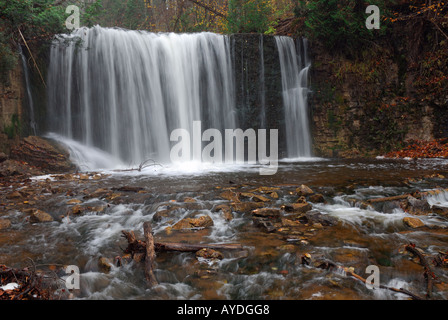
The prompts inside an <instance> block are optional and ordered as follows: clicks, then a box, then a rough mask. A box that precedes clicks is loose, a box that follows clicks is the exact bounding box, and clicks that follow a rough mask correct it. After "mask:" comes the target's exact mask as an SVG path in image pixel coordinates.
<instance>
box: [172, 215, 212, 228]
mask: <svg viewBox="0 0 448 320" xmlns="http://www.w3.org/2000/svg"><path fill="white" fill-rule="evenodd" d="M210 226H213V220H212V218H210V216H208V215H205V216H200V217H197V218H185V219H182V220H180V221H179V222H177V223H176V224H175V225H174V226H173V227H172V229H173V230H181V229H197V228H207V227H210Z"/></svg>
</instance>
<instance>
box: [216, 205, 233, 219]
mask: <svg viewBox="0 0 448 320" xmlns="http://www.w3.org/2000/svg"><path fill="white" fill-rule="evenodd" d="M215 211H216V212H219V211H221V212H222V214H223V216H224V219H226V220H227V221H231V220H232V219H233V214H232V209H230V207H229V206H228V205H226V204H221V205H219V206H216V208H215Z"/></svg>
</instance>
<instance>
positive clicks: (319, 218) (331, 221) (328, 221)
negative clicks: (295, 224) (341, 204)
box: [305, 210, 338, 226]
mask: <svg viewBox="0 0 448 320" xmlns="http://www.w3.org/2000/svg"><path fill="white" fill-rule="evenodd" d="M305 217H306V218H307V219H308V221H311V222H313V223H320V224H321V225H323V226H333V225H336V224H337V223H338V220H337V219H336V218H334V217H332V216H330V215H327V214H322V213H320V212H319V211H317V210H311V211H308V212H307V213H306V214H305Z"/></svg>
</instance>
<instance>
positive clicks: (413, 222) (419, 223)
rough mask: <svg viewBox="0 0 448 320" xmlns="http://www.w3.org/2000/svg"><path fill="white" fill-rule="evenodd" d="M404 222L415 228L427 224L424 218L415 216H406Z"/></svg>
mask: <svg viewBox="0 0 448 320" xmlns="http://www.w3.org/2000/svg"><path fill="white" fill-rule="evenodd" d="M403 223H404V224H405V225H407V226H408V227H410V228H413V229H416V228H420V227H424V226H425V224H424V223H423V222H422V220H420V219H419V218H413V217H404V218H403Z"/></svg>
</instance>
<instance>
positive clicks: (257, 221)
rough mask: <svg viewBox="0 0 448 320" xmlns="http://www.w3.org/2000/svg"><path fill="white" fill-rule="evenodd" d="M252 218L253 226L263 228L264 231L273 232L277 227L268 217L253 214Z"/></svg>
mask: <svg viewBox="0 0 448 320" xmlns="http://www.w3.org/2000/svg"><path fill="white" fill-rule="evenodd" d="M252 220H253V222H254V225H255V226H257V227H259V228H262V229H264V230H265V231H266V232H274V231H275V230H276V229H277V228H276V227H275V226H274V224H273V223H272V221H270V220H269V219H268V218H264V217H257V216H254V217H252Z"/></svg>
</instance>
